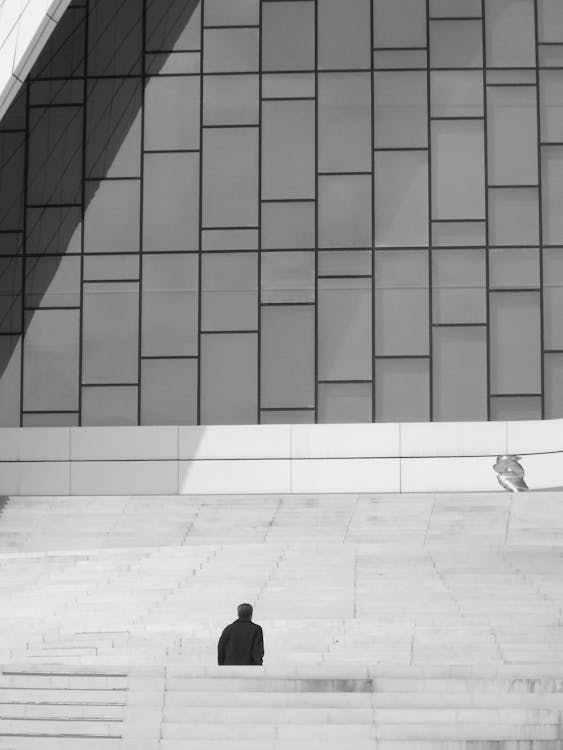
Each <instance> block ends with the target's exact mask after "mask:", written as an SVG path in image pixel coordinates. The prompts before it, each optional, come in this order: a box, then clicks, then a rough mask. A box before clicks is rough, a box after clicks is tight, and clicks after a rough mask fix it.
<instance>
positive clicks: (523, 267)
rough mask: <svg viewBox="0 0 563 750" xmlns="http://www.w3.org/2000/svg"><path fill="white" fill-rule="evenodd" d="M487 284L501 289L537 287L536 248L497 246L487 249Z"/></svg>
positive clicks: (537, 263)
mask: <svg viewBox="0 0 563 750" xmlns="http://www.w3.org/2000/svg"><path fill="white" fill-rule="evenodd" d="M489 285H490V286H491V287H492V288H496V289H501V288H503V287H505V288H514V287H519V286H522V287H527V288H528V289H529V288H530V287H539V285H540V257H539V250H538V249H537V248H528V247H497V248H491V249H490V250H489Z"/></svg>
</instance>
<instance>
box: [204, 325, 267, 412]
mask: <svg viewBox="0 0 563 750" xmlns="http://www.w3.org/2000/svg"><path fill="white" fill-rule="evenodd" d="M200 394H201V395H200V398H201V423H202V424H256V421H257V406H258V404H257V399H258V334H256V333H227V334H221V333H217V334H207V335H205V334H204V335H202V337H201V384H200Z"/></svg>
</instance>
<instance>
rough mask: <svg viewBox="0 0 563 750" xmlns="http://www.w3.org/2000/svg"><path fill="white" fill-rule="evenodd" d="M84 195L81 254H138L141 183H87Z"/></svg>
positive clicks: (102, 181)
mask: <svg viewBox="0 0 563 750" xmlns="http://www.w3.org/2000/svg"><path fill="white" fill-rule="evenodd" d="M85 196H86V210H85V212H84V252H86V253H108V252H114V253H128V252H138V251H139V226H140V217H139V214H140V211H141V183H140V181H139V180H100V181H99V182H87V183H86V192H85Z"/></svg>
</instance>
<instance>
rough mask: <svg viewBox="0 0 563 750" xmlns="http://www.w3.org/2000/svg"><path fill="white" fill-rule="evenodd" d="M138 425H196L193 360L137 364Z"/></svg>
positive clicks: (195, 367)
mask: <svg viewBox="0 0 563 750" xmlns="http://www.w3.org/2000/svg"><path fill="white" fill-rule="evenodd" d="M141 424H197V361H196V360H195V359H145V360H143V361H142V363H141Z"/></svg>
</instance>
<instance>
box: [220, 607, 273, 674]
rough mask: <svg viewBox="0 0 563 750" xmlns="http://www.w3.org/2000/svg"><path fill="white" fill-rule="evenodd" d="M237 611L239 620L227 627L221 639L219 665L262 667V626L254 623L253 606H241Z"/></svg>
mask: <svg viewBox="0 0 563 750" xmlns="http://www.w3.org/2000/svg"><path fill="white" fill-rule="evenodd" d="M237 611H238V620H235V621H234V622H232V623H231V624H230V625H227V627H226V628H225V630H223V632H222V633H221V637H220V638H219V644H218V646H217V660H218V662H219V665H220V666H222V665H231V664H250V665H254V666H258V665H261V664H262V659H263V658H264V636H263V634H262V628H261V627H260V625H256V624H255V623H254V622H252V605H251V604H239V606H238V610H237Z"/></svg>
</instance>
